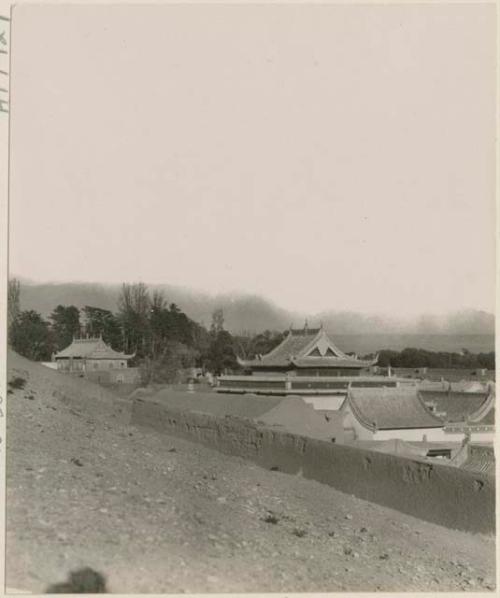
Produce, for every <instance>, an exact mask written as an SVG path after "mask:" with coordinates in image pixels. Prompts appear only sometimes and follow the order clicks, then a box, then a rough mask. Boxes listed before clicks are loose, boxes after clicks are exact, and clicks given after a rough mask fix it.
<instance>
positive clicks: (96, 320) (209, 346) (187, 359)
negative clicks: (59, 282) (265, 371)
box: [8, 280, 284, 384]
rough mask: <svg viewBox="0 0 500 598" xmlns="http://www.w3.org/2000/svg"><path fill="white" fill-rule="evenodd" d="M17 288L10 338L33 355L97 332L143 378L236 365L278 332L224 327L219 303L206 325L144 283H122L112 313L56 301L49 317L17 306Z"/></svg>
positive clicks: (170, 378) (12, 286) (15, 288)
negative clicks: (235, 331)
mask: <svg viewBox="0 0 500 598" xmlns="http://www.w3.org/2000/svg"><path fill="white" fill-rule="evenodd" d="M20 296H21V288H20V285H19V282H18V281H17V280H12V281H10V282H9V297H8V305H9V312H8V313H9V344H10V345H11V347H12V348H13V349H14V350H15V351H17V352H18V353H19V354H21V355H23V356H24V357H27V358H28V359H31V360H34V361H50V359H51V357H52V355H53V354H54V353H56V352H58V351H61V350H62V349H64V348H65V347H67V346H68V345H69V344H70V343H71V342H72V341H73V339H74V338H79V337H85V336H89V337H92V338H93V337H99V336H101V337H102V339H103V340H104V342H106V343H107V344H108V345H110V346H111V347H112V348H113V349H114V350H115V351H122V352H125V353H126V354H129V355H133V356H134V357H133V359H132V360H131V363H130V364H131V365H135V366H138V367H139V368H140V369H141V373H142V378H143V382H144V383H146V384H147V383H151V382H174V381H176V379H178V378H179V376H180V375H181V373H182V372H183V371H185V370H186V369H188V368H193V367H198V368H201V369H202V370H203V371H209V372H211V373H213V374H216V375H219V374H221V373H224V372H232V371H237V370H238V369H239V367H238V363H237V357H236V356H237V355H239V356H242V357H245V358H252V357H254V356H255V355H256V354H258V353H267V352H268V351H270V350H271V349H272V348H273V347H274V346H276V345H277V344H278V343H279V342H281V340H282V339H283V336H284V335H283V334H280V333H275V332H270V331H266V332H264V333H261V334H254V335H251V334H242V335H232V334H231V333H230V332H229V331H227V330H226V329H225V328H224V314H223V311H222V309H216V310H215V311H214V313H213V314H212V323H211V326H210V328H209V329H207V328H206V327H205V326H203V325H202V324H200V323H198V322H195V321H193V320H191V319H190V318H189V317H188V316H187V315H186V314H185V313H184V312H183V311H182V310H181V309H180V308H179V306H178V305H176V304H175V303H169V302H168V301H167V299H166V297H165V296H164V294H163V293H162V292H161V291H153V292H151V291H150V290H149V289H148V288H147V286H146V285H145V284H143V283H136V284H127V283H124V284H123V285H122V289H121V292H120V295H119V299H118V304H117V311H116V312H115V313H113V312H111V311H109V310H106V309H102V308H100V307H95V306H89V305H87V306H85V307H83V308H82V309H79V308H78V307H76V306H74V305H58V306H56V307H55V308H54V310H53V311H52V313H51V314H50V316H49V317H48V319H44V318H43V316H42V315H41V314H40V313H38V312H36V311H34V310H24V311H22V310H21V309H20Z"/></svg>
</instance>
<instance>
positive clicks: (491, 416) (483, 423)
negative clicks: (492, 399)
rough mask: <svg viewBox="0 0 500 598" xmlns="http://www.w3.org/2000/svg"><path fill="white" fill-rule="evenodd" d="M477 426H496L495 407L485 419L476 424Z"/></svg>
mask: <svg viewBox="0 0 500 598" xmlns="http://www.w3.org/2000/svg"><path fill="white" fill-rule="evenodd" d="M474 425H476V426H494V425H495V407H492V408H491V409H489V410H488V411H487V412H486V413H485V415H483V417H482V418H481V419H479V420H477V421H475V422H474Z"/></svg>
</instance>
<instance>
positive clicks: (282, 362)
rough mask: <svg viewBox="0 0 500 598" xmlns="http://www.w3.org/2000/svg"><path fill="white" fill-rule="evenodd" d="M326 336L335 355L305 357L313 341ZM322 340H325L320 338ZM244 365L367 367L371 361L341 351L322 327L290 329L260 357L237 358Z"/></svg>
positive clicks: (256, 366)
mask: <svg viewBox="0 0 500 598" xmlns="http://www.w3.org/2000/svg"><path fill="white" fill-rule="evenodd" d="M322 335H323V337H326V339H327V342H328V344H329V345H330V347H331V348H332V349H333V350H334V353H335V356H331V357H329V356H324V357H321V356H320V357H305V355H307V353H308V350H309V349H310V348H312V347H314V343H315V341H317V340H319V339H321V338H322ZM322 342H325V341H324V340H322ZM238 361H239V362H240V364H241V365H243V366H246V367H255V368H259V367H280V368H285V367H288V366H290V365H292V364H294V365H295V366H296V367H320V368H321V367H358V368H362V367H367V365H372V362H365V361H361V360H356V359H354V358H353V357H349V356H348V355H346V354H345V353H343V352H342V351H341V350H340V349H339V348H338V347H336V346H335V345H334V343H333V341H332V340H331V339H330V338H329V337H328V336H327V335H326V332H325V331H324V330H323V329H322V328H303V329H302V330H293V329H292V330H290V331H289V333H288V335H287V336H286V338H285V339H284V340H283V341H282V342H281V343H280V344H279V345H278V346H277V347H275V348H274V349H273V350H272V351H270V352H269V353H267V354H266V355H262V356H261V357H260V358H256V359H253V360H250V361H244V360H238Z"/></svg>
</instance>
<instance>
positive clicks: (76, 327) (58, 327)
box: [50, 305, 80, 351]
mask: <svg viewBox="0 0 500 598" xmlns="http://www.w3.org/2000/svg"><path fill="white" fill-rule="evenodd" d="M50 319H51V320H52V331H53V334H54V342H55V346H56V349H57V351H60V350H61V349H64V348H65V347H67V346H68V345H70V344H71V342H72V341H73V338H74V337H78V336H79V335H80V311H79V310H78V308H77V307H75V306H74V305H70V306H64V305H58V306H57V307H56V308H55V310H54V311H53V312H52V314H51V315H50Z"/></svg>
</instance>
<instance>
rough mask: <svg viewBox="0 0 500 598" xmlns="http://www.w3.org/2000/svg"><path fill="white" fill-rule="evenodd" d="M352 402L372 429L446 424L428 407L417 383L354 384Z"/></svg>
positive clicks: (361, 418) (351, 393) (350, 397)
mask: <svg viewBox="0 0 500 598" xmlns="http://www.w3.org/2000/svg"><path fill="white" fill-rule="evenodd" d="M347 396H348V404H349V405H350V407H351V409H352V411H353V413H354V415H355V416H356V417H357V419H358V420H359V421H360V423H361V424H363V425H364V426H365V427H367V428H369V429H371V430H377V429H378V430H396V429H404V428H407V429H408V428H442V427H443V425H444V424H443V422H442V421H441V420H440V419H438V418H437V417H435V416H434V415H433V414H432V413H430V411H428V410H427V409H426V407H425V405H424V404H423V402H422V401H421V400H420V398H419V396H418V393H417V390H416V388H415V387H413V386H410V387H407V386H402V387H396V388H351V389H350V390H349V393H348V395H347Z"/></svg>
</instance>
